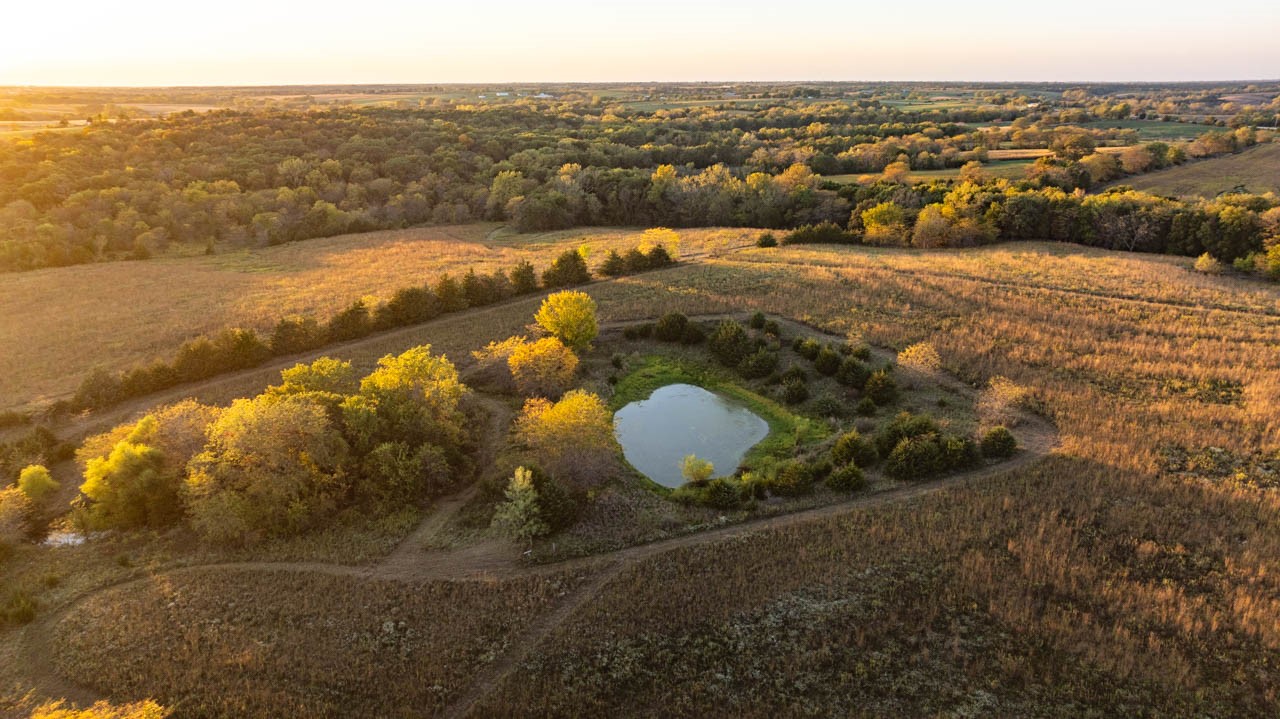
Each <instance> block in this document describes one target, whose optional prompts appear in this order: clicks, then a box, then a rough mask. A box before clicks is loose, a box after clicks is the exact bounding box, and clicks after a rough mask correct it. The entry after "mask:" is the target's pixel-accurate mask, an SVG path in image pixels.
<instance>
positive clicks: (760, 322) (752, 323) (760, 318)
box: [747, 312, 765, 330]
mask: <svg viewBox="0 0 1280 719" xmlns="http://www.w3.org/2000/svg"><path fill="white" fill-rule="evenodd" d="M764 322H765V319H764V313H763V312H756V313H755V314H753V315H751V319H750V320H748V321H747V326H748V327H750V328H751V329H753V330H759V329H764Z"/></svg>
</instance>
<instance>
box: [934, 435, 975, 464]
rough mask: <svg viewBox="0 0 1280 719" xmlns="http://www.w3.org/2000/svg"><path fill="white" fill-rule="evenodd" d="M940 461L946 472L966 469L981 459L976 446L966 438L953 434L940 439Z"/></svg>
mask: <svg viewBox="0 0 1280 719" xmlns="http://www.w3.org/2000/svg"><path fill="white" fill-rule="evenodd" d="M941 446H942V461H943V464H944V465H946V468H947V469H948V470H955V469H968V468H970V467H973V466H974V465H976V464H977V463H978V461H979V460H981V459H982V454H981V452H979V451H978V445H977V444H976V443H974V441H973V440H972V439H969V438H968V437H957V436H956V435H954V434H949V435H946V436H945V437H943V438H942V445H941Z"/></svg>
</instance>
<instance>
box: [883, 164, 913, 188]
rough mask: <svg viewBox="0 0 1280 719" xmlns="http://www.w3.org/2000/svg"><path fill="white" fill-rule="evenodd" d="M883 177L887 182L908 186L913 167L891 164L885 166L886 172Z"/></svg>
mask: <svg viewBox="0 0 1280 719" xmlns="http://www.w3.org/2000/svg"><path fill="white" fill-rule="evenodd" d="M881 176H882V177H883V178H884V181H885V182H892V183H894V184H895V185H905V184H907V179H908V178H909V177H910V176H911V165H909V164H907V163H905V162H890V163H889V164H888V165H885V166H884V172H883V174H882V175H881Z"/></svg>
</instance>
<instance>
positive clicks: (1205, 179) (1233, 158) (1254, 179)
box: [1120, 142, 1280, 197]
mask: <svg viewBox="0 0 1280 719" xmlns="http://www.w3.org/2000/svg"><path fill="white" fill-rule="evenodd" d="M1120 184H1125V185H1131V186H1133V188H1134V189H1137V190H1142V191H1143V192H1150V193H1153V194H1157V195H1169V196H1175V197H1214V196H1217V195H1220V194H1222V193H1224V192H1232V191H1239V190H1240V189H1241V188H1243V191H1245V192H1251V193H1255V194H1262V193H1265V192H1276V193H1280V144H1276V143H1274V142H1270V143H1267V144H1263V145H1258V146H1256V147H1252V148H1250V149H1248V150H1245V151H1244V152H1241V153H1239V154H1236V155H1226V156H1224V157H1215V158H1210V159H1207V160H1199V161H1196V162H1189V163H1187V164H1185V165H1182V166H1179V167H1172V168H1169V169H1167V170H1161V171H1159V172H1152V173H1150V174H1146V175H1140V176H1138V177H1131V178H1125V179H1124V180H1121V181H1120Z"/></svg>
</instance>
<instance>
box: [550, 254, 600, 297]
mask: <svg viewBox="0 0 1280 719" xmlns="http://www.w3.org/2000/svg"><path fill="white" fill-rule="evenodd" d="M590 281H591V272H590V271H589V270H588V269H587V261H586V260H584V259H583V258H582V255H581V254H579V253H578V251H577V250H565V251H564V252H562V253H561V254H560V256H559V257H557V258H556V259H555V261H554V262H552V263H551V267H550V268H548V269H547V271H545V272H543V273H542V284H543V285H544V286H545V287H548V288H556V287H572V286H573V285H583V284H586V283H588V282H590Z"/></svg>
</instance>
